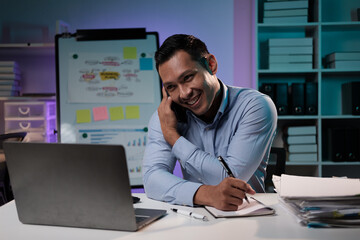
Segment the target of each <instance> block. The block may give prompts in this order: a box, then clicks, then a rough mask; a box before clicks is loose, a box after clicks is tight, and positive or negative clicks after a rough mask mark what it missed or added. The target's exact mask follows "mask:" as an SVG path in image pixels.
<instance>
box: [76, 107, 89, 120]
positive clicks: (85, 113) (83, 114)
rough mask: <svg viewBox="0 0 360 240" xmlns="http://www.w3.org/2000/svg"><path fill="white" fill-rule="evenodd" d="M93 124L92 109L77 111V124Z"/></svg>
mask: <svg viewBox="0 0 360 240" xmlns="http://www.w3.org/2000/svg"><path fill="white" fill-rule="evenodd" d="M89 122H91V111H90V109H80V110H76V123H89Z"/></svg>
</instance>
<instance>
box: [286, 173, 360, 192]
mask: <svg viewBox="0 0 360 240" xmlns="http://www.w3.org/2000/svg"><path fill="white" fill-rule="evenodd" d="M280 192H281V193H280V196H281V197H284V198H295V197H342V196H354V195H359V194H360V180H359V179H349V178H321V177H303V176H293V175H287V174H282V175H281V191H280Z"/></svg>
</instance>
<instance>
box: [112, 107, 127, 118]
mask: <svg viewBox="0 0 360 240" xmlns="http://www.w3.org/2000/svg"><path fill="white" fill-rule="evenodd" d="M109 113H110V120H111V121H116V120H121V119H124V111H123V107H111V108H109Z"/></svg>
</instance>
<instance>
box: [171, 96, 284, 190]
mask: <svg viewBox="0 0 360 240" xmlns="http://www.w3.org/2000/svg"><path fill="white" fill-rule="evenodd" d="M243 100H244V99H240V100H239V101H243ZM236 111H237V114H236V115H235V117H234V118H233V119H232V120H231V121H232V122H231V123H230V122H226V124H227V125H228V126H229V128H233V129H229V131H233V137H232V139H231V141H230V143H229V145H228V147H227V151H226V152H225V153H223V155H222V157H223V158H224V159H225V161H226V162H227V164H228V166H229V168H230V169H231V171H232V173H233V174H234V176H235V177H236V178H239V179H242V180H244V181H246V182H248V183H250V185H252V187H253V188H254V190H255V191H258V192H262V191H263V186H261V184H263V179H257V178H261V177H263V175H264V172H263V173H261V174H260V175H262V176H260V177H259V176H257V175H256V174H257V171H258V169H259V166H261V167H260V168H262V170H263V171H265V169H266V161H267V158H268V154H269V151H270V148H271V143H272V140H273V138H274V134H275V130H276V122H277V112H276V108H275V106H274V103H273V102H272V100H271V99H270V98H268V97H267V96H265V95H262V94H259V93H257V94H256V95H255V96H252V97H251V98H247V101H243V103H242V104H240V106H239V107H238V109H236ZM173 152H174V154H175V156H176V157H177V158H179V159H180V163H181V165H182V167H183V168H184V169H185V171H186V172H187V174H189V175H191V176H199V179H197V180H198V181H201V182H203V183H204V184H209V185H216V184H219V183H220V182H221V181H222V180H223V179H224V178H225V177H227V173H226V171H225V170H224V169H223V167H222V166H221V164H220V163H219V161H218V160H217V156H214V155H212V154H209V153H207V152H205V151H202V150H201V149H199V148H198V147H197V146H195V145H193V144H192V143H191V142H189V141H187V140H186V139H185V138H179V139H178V141H177V142H176V144H175V145H174V146H173ZM259 182H262V183H260V184H259Z"/></svg>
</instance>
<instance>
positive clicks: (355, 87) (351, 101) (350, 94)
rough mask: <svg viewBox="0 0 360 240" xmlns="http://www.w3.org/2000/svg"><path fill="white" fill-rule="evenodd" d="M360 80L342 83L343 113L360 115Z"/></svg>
mask: <svg viewBox="0 0 360 240" xmlns="http://www.w3.org/2000/svg"><path fill="white" fill-rule="evenodd" d="M359 93H360V82H349V83H344V84H342V85H341V99H342V113H343V114H352V115H360V97H359Z"/></svg>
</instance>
